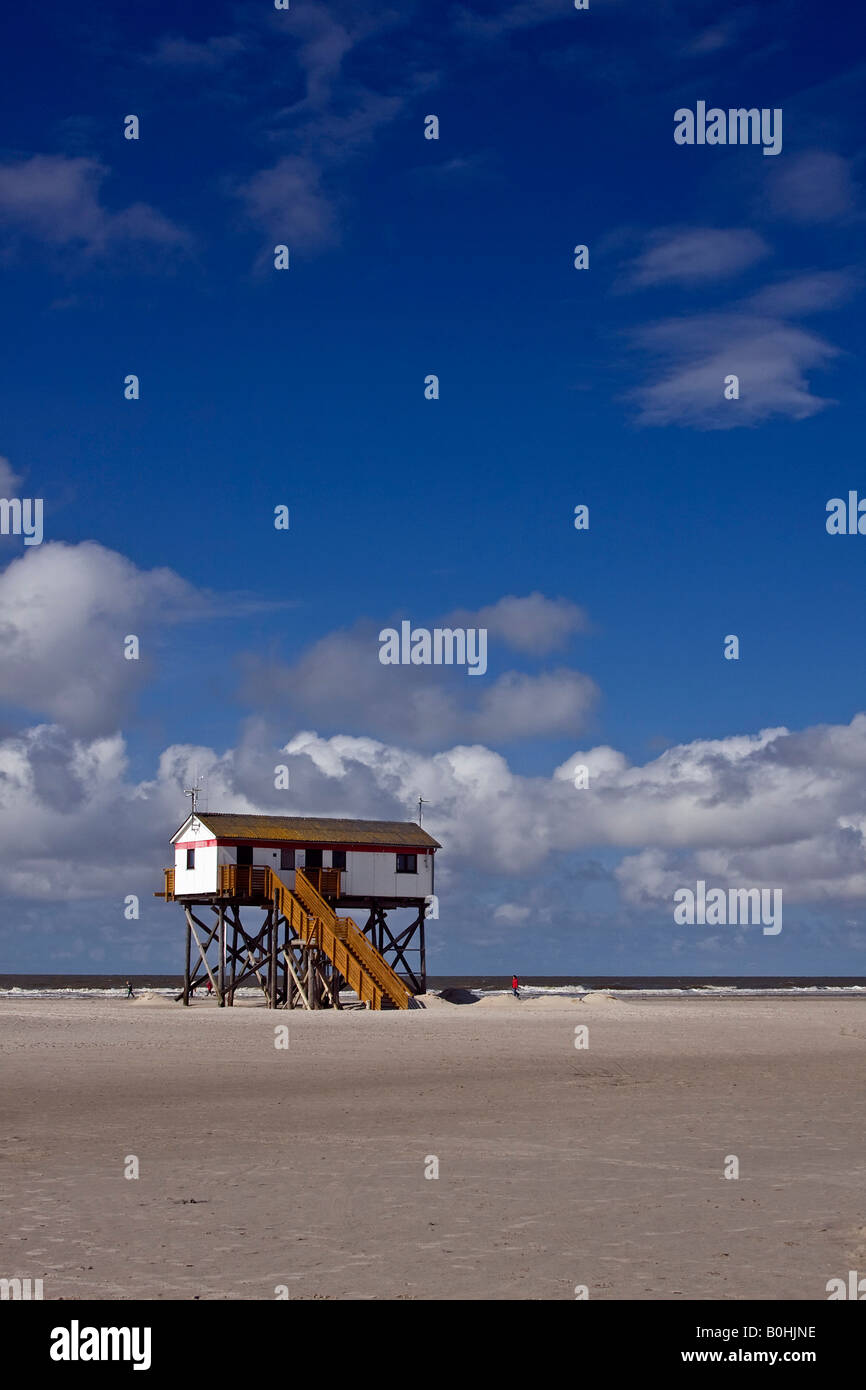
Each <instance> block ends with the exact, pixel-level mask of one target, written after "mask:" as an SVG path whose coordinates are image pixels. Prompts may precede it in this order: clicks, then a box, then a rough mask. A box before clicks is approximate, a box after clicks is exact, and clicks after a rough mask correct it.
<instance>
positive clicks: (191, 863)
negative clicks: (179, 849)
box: [186, 845, 195, 869]
mask: <svg viewBox="0 0 866 1390" xmlns="http://www.w3.org/2000/svg"><path fill="white" fill-rule="evenodd" d="M186 867H187V868H188V869H194V868H195V845H193V847H192V849H190V848H189V847H188V846H187V851H186Z"/></svg>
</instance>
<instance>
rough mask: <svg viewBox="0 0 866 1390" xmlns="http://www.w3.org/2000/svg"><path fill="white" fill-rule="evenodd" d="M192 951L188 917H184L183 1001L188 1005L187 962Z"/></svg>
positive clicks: (188, 962)
mask: <svg viewBox="0 0 866 1390" xmlns="http://www.w3.org/2000/svg"><path fill="white" fill-rule="evenodd" d="M187 911H189V909H187ZM191 953H192V933H191V931H190V925H189V917H187V919H186V969H185V970H184V972H183V1002H184V1004H186V1005H189V964H190V955H191Z"/></svg>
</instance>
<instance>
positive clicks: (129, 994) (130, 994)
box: [126, 980, 135, 999]
mask: <svg viewBox="0 0 866 1390" xmlns="http://www.w3.org/2000/svg"><path fill="white" fill-rule="evenodd" d="M126 997H127V999H134V998H135V995H134V994H133V992H132V981H131V980H127V982H126Z"/></svg>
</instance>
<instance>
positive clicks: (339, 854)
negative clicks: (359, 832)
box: [331, 849, 346, 870]
mask: <svg viewBox="0 0 866 1390" xmlns="http://www.w3.org/2000/svg"><path fill="white" fill-rule="evenodd" d="M338 859H339V860H340V861H341V862H340V863H339V864H338V863H337V860H338ZM331 868H332V869H343V870H345V868H346V851H345V850H344V849H332V850H331Z"/></svg>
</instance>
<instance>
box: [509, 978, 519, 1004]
mask: <svg viewBox="0 0 866 1390" xmlns="http://www.w3.org/2000/svg"><path fill="white" fill-rule="evenodd" d="M519 984H520V981H519V980H518V978H517V976H516V975H512V976H511V993H512V994H513V995H514V997H515V999H519V998H520V995H519V994H518V993H517V988H518V985H519Z"/></svg>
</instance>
